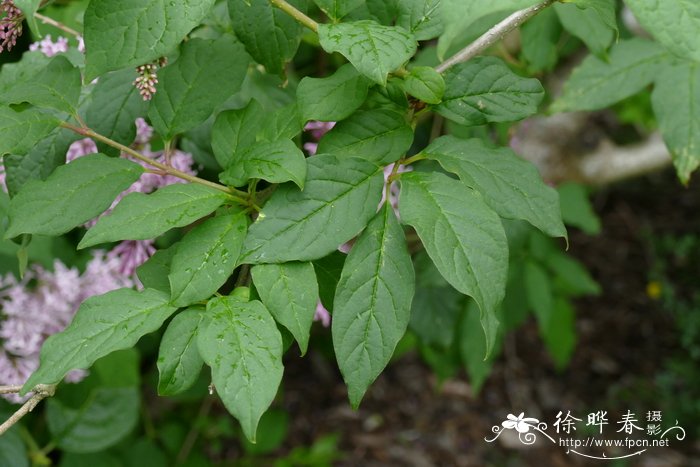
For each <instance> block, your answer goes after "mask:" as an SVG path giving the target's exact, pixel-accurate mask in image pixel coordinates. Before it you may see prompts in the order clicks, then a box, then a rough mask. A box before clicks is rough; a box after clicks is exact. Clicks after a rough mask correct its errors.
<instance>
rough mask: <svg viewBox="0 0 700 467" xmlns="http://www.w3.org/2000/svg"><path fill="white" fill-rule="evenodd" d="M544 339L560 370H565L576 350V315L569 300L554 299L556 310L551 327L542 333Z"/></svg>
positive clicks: (554, 310)
mask: <svg viewBox="0 0 700 467" xmlns="http://www.w3.org/2000/svg"><path fill="white" fill-rule="evenodd" d="M542 338H543V339H544V343H545V345H546V346H547V350H548V351H549V354H550V355H551V356H552V359H553V360H554V364H555V366H556V368H557V369H558V370H563V369H564V368H566V365H567V364H568V363H569V361H570V360H571V356H572V355H573V353H574V349H575V348H576V340H577V334H576V313H575V311H574V308H573V307H572V306H571V303H569V301H568V300H566V299H563V298H555V299H554V309H553V313H552V318H551V320H550V323H549V326H548V327H547V328H546V329H544V330H543V331H542Z"/></svg>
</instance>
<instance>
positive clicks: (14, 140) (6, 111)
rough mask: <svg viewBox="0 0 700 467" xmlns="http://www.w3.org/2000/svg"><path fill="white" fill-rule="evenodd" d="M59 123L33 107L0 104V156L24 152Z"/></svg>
mask: <svg viewBox="0 0 700 467" xmlns="http://www.w3.org/2000/svg"><path fill="white" fill-rule="evenodd" d="M3 70H4V68H3ZM60 124H61V121H60V120H59V119H58V118H56V117H54V116H53V115H49V114H47V113H44V112H42V111H40V110H39V109H37V108H34V107H28V108H26V107H20V108H10V107H5V106H0V134H1V135H2V138H0V156H4V155H5V154H19V155H23V154H26V153H27V152H29V151H30V150H31V149H32V148H33V147H34V146H35V145H36V144H37V142H39V141H41V140H42V139H43V138H44V137H46V136H47V135H48V134H49V133H51V132H52V131H53V130H55V129H56V128H57V127H58V126H59V125H60Z"/></svg>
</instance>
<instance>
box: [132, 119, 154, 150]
mask: <svg viewBox="0 0 700 467" xmlns="http://www.w3.org/2000/svg"><path fill="white" fill-rule="evenodd" d="M135 123H136V138H135V139H134V144H135V145H138V146H142V145H144V144H147V143H148V142H149V141H151V138H153V127H151V126H150V125H149V124H148V123H146V120H144V119H143V118H141V117H139V118H137V119H136V122H135Z"/></svg>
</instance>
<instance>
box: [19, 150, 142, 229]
mask: <svg viewBox="0 0 700 467" xmlns="http://www.w3.org/2000/svg"><path fill="white" fill-rule="evenodd" d="M142 173H143V167H141V166H140V165H138V164H135V163H133V162H130V161H127V160H126V159H112V158H109V157H107V156H105V155H103V154H93V155H89V156H85V157H81V158H78V159H76V160H75V161H73V162H71V163H70V164H66V165H63V166H61V167H59V168H57V169H56V170H55V171H54V172H53V174H51V176H49V177H48V178H47V179H46V180H45V181H40V180H32V181H30V182H28V183H26V184H25V185H24V187H23V188H22V190H21V191H20V192H19V193H17V195H16V196H15V197H14V198H12V201H11V203H10V226H9V228H8V229H7V232H5V237H6V238H12V237H15V236H17V235H19V234H22V233H31V234H42V235H60V234H63V233H66V232H68V231H69V230H70V229H72V228H73V227H77V226H79V225H81V224H84V223H85V222H87V221H89V220H90V219H93V218H94V217H96V216H98V215H100V214H101V213H102V212H104V210H105V209H107V208H109V206H110V204H112V201H114V198H116V197H117V195H118V194H119V193H121V192H122V191H124V190H125V189H127V188H128V187H129V186H130V185H131V184H132V183H133V182H135V181H136V180H137V179H138V178H139V177H140V176H141V174H142Z"/></svg>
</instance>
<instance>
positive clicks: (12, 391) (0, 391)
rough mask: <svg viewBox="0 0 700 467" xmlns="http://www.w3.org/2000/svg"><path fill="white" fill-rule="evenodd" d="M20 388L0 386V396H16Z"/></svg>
mask: <svg viewBox="0 0 700 467" xmlns="http://www.w3.org/2000/svg"><path fill="white" fill-rule="evenodd" d="M21 390H22V386H0V394H17V393H18V392H20V391H21Z"/></svg>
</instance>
